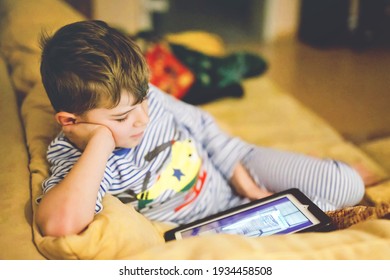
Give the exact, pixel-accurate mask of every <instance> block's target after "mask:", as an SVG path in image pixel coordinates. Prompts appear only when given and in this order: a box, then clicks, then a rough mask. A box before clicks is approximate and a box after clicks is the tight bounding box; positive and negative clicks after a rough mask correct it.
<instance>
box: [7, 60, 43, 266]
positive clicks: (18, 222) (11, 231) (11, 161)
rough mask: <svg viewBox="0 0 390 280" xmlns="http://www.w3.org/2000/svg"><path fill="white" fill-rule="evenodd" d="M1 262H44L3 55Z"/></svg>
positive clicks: (16, 111) (14, 105) (18, 126)
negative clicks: (34, 231)
mask: <svg viewBox="0 0 390 280" xmlns="http://www.w3.org/2000/svg"><path fill="white" fill-rule="evenodd" d="M0 85H1V87H0V119H1V120H2V121H1V122H0V135H1V145H0V155H1V160H0V192H1V199H0V209H1V216H0V228H1V233H0V234H1V238H0V259H2V260H4V259H43V256H42V255H41V254H39V252H38V250H37V248H36V247H35V246H34V244H33V243H32V232H31V222H32V211H31V200H30V180H29V179H30V173H29V170H28V154H27V149H26V144H25V141H24V133H23V129H22V125H21V123H20V117H19V114H18V109H17V104H16V98H15V93H14V91H13V88H12V86H11V81H10V80H9V77H8V74H7V67H6V65H5V62H4V60H3V59H2V57H1V56H0Z"/></svg>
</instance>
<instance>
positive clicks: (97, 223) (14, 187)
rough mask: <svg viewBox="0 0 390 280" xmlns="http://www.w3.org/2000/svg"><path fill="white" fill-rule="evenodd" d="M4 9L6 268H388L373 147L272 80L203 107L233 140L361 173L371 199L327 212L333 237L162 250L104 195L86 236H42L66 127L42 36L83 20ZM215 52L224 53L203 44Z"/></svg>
mask: <svg viewBox="0 0 390 280" xmlns="http://www.w3.org/2000/svg"><path fill="white" fill-rule="evenodd" d="M0 5H1V6H0V20H1V22H0V107H1V108H0V117H1V120H2V121H1V123H0V135H1V145H0V153H1V157H2V160H1V161H0V188H1V194H2V195H1V200H0V209H1V213H0V230H1V234H0V259H3V260H19V259H27V260H30V259H31V260H45V259H110V260H111V259H115V260H118V259H122V260H123V259H126V260H128V259H129V260H130V259H137V260H140V259H141V260H152V259H154V260H158V259H166V260H168V259H171V260H173V259H181V260H194V259H269V260H276V259H319V260H323V259H390V220H389V213H390V207H389V203H390V171H389V170H388V169H387V168H385V167H384V166H382V165H381V164H380V162H379V161H378V160H376V159H374V158H372V157H371V156H370V155H369V154H368V153H367V151H368V150H369V147H367V150H364V149H361V148H359V147H357V146H356V145H354V144H353V143H351V142H349V141H347V140H346V139H344V138H343V137H342V136H341V135H340V134H339V133H338V132H337V131H335V130H334V129H333V128H332V127H331V126H330V125H329V124H328V123H327V122H326V121H324V120H323V119H321V118H320V117H319V116H318V115H316V114H315V113H314V112H313V111H311V110H310V108H307V107H305V106H304V105H302V104H301V103H300V102H299V101H297V100H296V99H294V98H293V97H292V96H291V95H289V93H288V92H285V91H284V90H283V89H281V88H280V87H279V86H278V85H277V84H275V83H274V82H273V81H272V80H271V79H270V78H269V77H267V75H266V74H265V75H261V76H259V77H255V78H251V79H247V80H245V81H244V82H243V88H244V92H245V95H244V97H242V98H224V99H221V100H216V101H213V102H210V103H208V104H205V105H202V107H203V108H204V109H205V110H207V111H208V112H210V113H211V114H212V115H213V116H214V117H215V119H216V120H217V121H218V123H219V124H220V125H221V126H222V127H223V128H224V129H226V130H227V131H228V132H229V133H232V134H235V135H237V136H239V137H241V138H243V139H245V140H247V141H250V142H252V143H255V144H259V145H264V146H269V147H276V148H279V149H285V150H290V151H297V152H302V153H306V154H310V155H314V156H318V157H332V158H336V159H339V160H342V161H345V162H347V163H349V164H351V165H352V166H354V167H356V168H357V169H358V170H359V171H360V172H361V174H362V177H363V179H364V181H365V183H366V194H365V197H364V199H363V201H361V203H359V205H356V206H354V207H348V208H346V209H340V210H337V211H332V212H328V215H329V216H330V217H331V218H332V221H333V224H334V230H332V231H330V232H326V233H299V234H292V235H283V236H282V235H276V236H268V237H261V238H249V237H244V236H238V235H213V236H202V237H196V238H189V239H185V240H181V241H172V242H168V243H166V242H164V239H163V233H164V231H165V230H167V229H169V228H170V227H171V226H170V225H169V224H164V223H156V222H152V221H150V220H148V219H146V218H145V217H143V216H142V215H140V214H139V213H138V212H136V211H135V210H134V209H133V208H131V207H130V206H128V205H125V204H122V203H121V202H120V201H119V200H118V199H117V198H115V197H113V196H110V195H107V196H106V197H105V198H104V200H103V204H104V210H103V211H102V212H101V213H99V214H97V215H96V216H95V219H94V221H93V222H92V223H91V224H90V225H89V227H88V228H87V229H86V230H85V231H83V232H82V233H80V234H77V235H70V236H63V237H57V238H54V237H49V236H42V235H41V234H40V232H39V230H38V229H37V227H36V225H35V222H34V221H35V219H34V213H35V210H36V207H37V204H36V203H35V200H36V198H37V197H38V196H39V195H40V194H41V183H42V180H43V179H44V178H45V177H46V176H47V175H48V172H49V169H48V164H47V162H46V147H47V145H48V144H49V142H50V141H51V139H52V138H53V137H54V136H55V135H56V134H57V133H58V131H59V129H60V128H59V127H58V126H57V124H56V123H55V121H54V118H53V111H52V109H51V106H50V103H49V101H48V99H47V97H46V95H45V91H44V89H43V86H42V84H41V81H40V75H39V59H40V48H39V44H38V38H39V35H40V33H41V32H42V30H44V31H46V32H53V31H55V30H56V29H57V28H59V27H61V26H63V25H64V24H67V23H71V22H74V21H78V20H83V19H84V17H83V16H82V15H81V14H80V13H78V12H77V11H75V10H74V9H72V8H71V7H70V6H69V5H68V4H66V3H65V2H62V1H60V0H35V1H30V0H1V1H0ZM183 38H185V39H182V40H185V42H184V41H183V42H180V38H178V37H175V40H176V41H175V43H183V44H186V45H187V46H193V47H194V48H196V47H199V44H197V42H196V41H197V40H198V39H197V40H195V42H194V40H193V39H191V36H190V38H189V37H188V36H184V37H183ZM197 38H198V37H197ZM203 38H205V40H206V41H207V40H212V38H211V37H207V36H206V37H203ZM178 40H179V41H178ZM203 44H204V42H203ZM213 44H214V45H215V48H221V49H223V47H224V46H223V45H221V43H220V41H212V42H211V41H210V44H207V42H206V45H207V46H211V45H213ZM201 46H202V44H200V47H201ZM200 49H201V48H200ZM203 51H205V52H206V51H207V50H203ZM232 108H234V110H232ZM91 175H93V174H91Z"/></svg>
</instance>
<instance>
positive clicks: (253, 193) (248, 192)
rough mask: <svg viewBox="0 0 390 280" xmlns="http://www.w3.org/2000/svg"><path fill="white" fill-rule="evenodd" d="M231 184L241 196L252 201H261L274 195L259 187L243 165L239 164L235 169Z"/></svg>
mask: <svg viewBox="0 0 390 280" xmlns="http://www.w3.org/2000/svg"><path fill="white" fill-rule="evenodd" d="M231 183H232V185H233V187H234V189H235V190H236V192H237V193H238V194H239V195H241V196H243V197H247V198H249V199H250V200H256V199H260V198H263V197H266V196H269V195H271V194H272V193H270V192H269V191H267V190H265V189H262V188H261V187H260V186H258V185H257V184H256V183H255V181H254V180H253V179H252V177H251V176H250V175H249V173H248V171H247V170H246V169H245V168H244V166H243V165H242V164H241V163H238V164H237V165H236V167H235V168H234V170H233V175H232V178H231Z"/></svg>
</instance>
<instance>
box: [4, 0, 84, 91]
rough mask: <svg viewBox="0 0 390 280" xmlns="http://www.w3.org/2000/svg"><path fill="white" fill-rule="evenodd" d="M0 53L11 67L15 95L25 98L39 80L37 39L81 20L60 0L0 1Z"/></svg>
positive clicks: (77, 14) (79, 15)
mask: <svg viewBox="0 0 390 280" xmlns="http://www.w3.org/2000/svg"><path fill="white" fill-rule="evenodd" d="M0 15H1V16H0V52H1V53H2V55H3V56H4V57H5V59H6V61H7V64H8V65H10V71H11V78H12V81H13V83H14V86H15V88H16V90H17V92H18V93H20V94H21V95H22V97H24V95H25V94H26V93H27V92H28V91H29V89H31V87H32V86H34V84H35V83H36V82H37V81H40V79H41V78H40V73H39V62H40V61H39V60H40V46H39V38H40V35H41V34H42V32H47V33H49V34H51V33H52V32H54V31H55V30H57V29H58V28H60V27H61V26H63V25H65V24H68V23H71V22H75V21H80V20H83V19H84V17H83V16H82V15H81V14H79V13H78V12H77V11H75V10H74V9H73V8H71V7H70V6H69V5H67V4H66V3H65V2H63V1H53V0H34V1H31V0H1V5H0Z"/></svg>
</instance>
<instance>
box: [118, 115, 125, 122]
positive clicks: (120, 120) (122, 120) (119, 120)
mask: <svg viewBox="0 0 390 280" xmlns="http://www.w3.org/2000/svg"><path fill="white" fill-rule="evenodd" d="M125 120H127V116H126V117H124V118H122V119H116V121H117V122H124V121H125Z"/></svg>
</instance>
